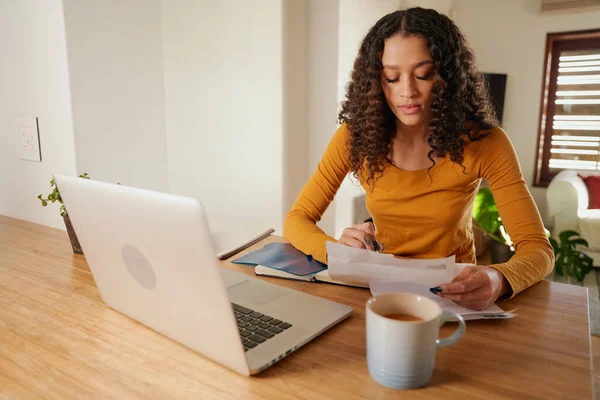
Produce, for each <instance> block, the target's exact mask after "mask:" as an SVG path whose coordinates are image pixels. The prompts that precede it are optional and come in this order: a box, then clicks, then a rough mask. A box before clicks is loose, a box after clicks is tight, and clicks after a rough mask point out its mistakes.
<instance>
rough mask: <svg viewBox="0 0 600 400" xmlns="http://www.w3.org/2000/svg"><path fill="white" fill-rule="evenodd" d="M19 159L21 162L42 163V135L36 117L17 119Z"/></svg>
mask: <svg viewBox="0 0 600 400" xmlns="http://www.w3.org/2000/svg"><path fill="white" fill-rule="evenodd" d="M16 127H17V157H18V158H20V159H21V160H31V161H42V151H41V149H40V134H39V130H38V120H37V118H36V117H17V124H16Z"/></svg>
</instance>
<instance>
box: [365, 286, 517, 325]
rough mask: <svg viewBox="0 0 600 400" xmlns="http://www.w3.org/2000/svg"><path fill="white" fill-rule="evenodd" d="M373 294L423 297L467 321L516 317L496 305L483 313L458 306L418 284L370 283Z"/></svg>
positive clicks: (427, 287)
mask: <svg viewBox="0 0 600 400" xmlns="http://www.w3.org/2000/svg"><path fill="white" fill-rule="evenodd" d="M369 286H370V288H371V294H373V296H377V295H378V294H381V293H394V292H408V293H416V294H419V295H421V296H423V297H427V298H429V299H432V300H434V301H435V302H436V303H438V304H439V305H440V307H442V309H443V310H446V311H452V312H455V313H457V314H460V315H461V316H462V317H463V318H464V319H465V320H471V319H505V318H512V317H514V316H515V314H513V313H512V312H510V311H504V310H503V309H501V308H500V307H498V306H497V305H496V304H492V305H491V306H489V307H488V308H486V309H485V310H483V311H476V310H471V309H470V308H466V307H463V306H461V305H458V304H456V303H455V302H453V301H451V300H448V299H444V298H442V297H440V296H436V295H435V294H433V293H431V292H430V291H429V286H426V285H420V284H418V283H407V282H404V283H398V282H371V283H370V285H369Z"/></svg>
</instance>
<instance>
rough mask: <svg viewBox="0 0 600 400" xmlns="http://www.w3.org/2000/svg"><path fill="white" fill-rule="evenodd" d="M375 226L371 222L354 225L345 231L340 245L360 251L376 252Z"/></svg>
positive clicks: (340, 239) (339, 241)
mask: <svg viewBox="0 0 600 400" xmlns="http://www.w3.org/2000/svg"><path fill="white" fill-rule="evenodd" d="M374 241H375V226H373V224H372V223H371V222H365V223H364V224H357V225H352V227H351V228H346V229H344V232H343V233H342V236H341V237H340V238H339V240H338V243H341V244H345V245H346V246H350V247H357V248H359V249H367V250H375V245H374V244H373V242H374Z"/></svg>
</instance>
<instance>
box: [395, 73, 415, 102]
mask: <svg viewBox="0 0 600 400" xmlns="http://www.w3.org/2000/svg"><path fill="white" fill-rule="evenodd" d="M403 78H404V77H403ZM399 86H400V96H401V97H405V98H408V99H410V98H411V97H415V95H416V94H417V89H416V87H415V82H414V79H412V78H410V77H406V78H404V79H400V85H399Z"/></svg>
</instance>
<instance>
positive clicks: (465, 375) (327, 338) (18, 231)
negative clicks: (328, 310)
mask: <svg viewBox="0 0 600 400" xmlns="http://www.w3.org/2000/svg"><path fill="white" fill-rule="evenodd" d="M275 240H279V241H281V240H282V239H281V238H275V237H271V238H269V239H268V240H266V241H264V242H261V243H259V244H257V245H255V246H254V247H252V248H250V249H248V250H246V251H245V252H244V253H247V252H250V251H253V250H254V249H257V248H260V247H262V246H263V245H264V244H265V243H267V242H269V241H275ZM242 254H243V253H242ZM236 257H237V256H236ZM234 258H235V257H234ZM222 266H223V267H225V268H230V269H232V270H237V271H241V272H243V273H246V274H249V275H254V274H253V271H252V268H249V267H246V266H240V265H235V264H232V263H231V262H230V261H223V262H222ZM263 279H264V280H266V281H270V282H273V283H276V284H279V285H282V286H287V287H291V288H293V289H297V290H301V291H304V292H307V293H311V294H314V295H317V296H322V297H325V298H328V299H331V300H334V301H338V302H341V303H345V304H348V305H350V306H352V307H353V309H354V313H353V315H352V316H351V317H350V318H349V319H347V320H346V321H344V322H342V323H341V324H340V325H338V326H336V327H334V328H333V329H331V330H330V331H328V332H326V333H324V334H323V335H321V336H320V337H318V338H317V339H316V340H314V341H312V342H311V343H309V344H307V345H306V346H304V347H303V348H301V349H300V350H298V351H297V352H295V353H292V354H291V355H290V356H289V357H287V358H285V359H283V360H282V361H280V362H279V363H278V364H276V365H275V366H273V367H271V368H269V369H268V370H266V371H265V372H263V373H262V374H260V375H258V376H255V377H251V378H245V377H242V376H240V375H237V374H236V373H234V372H232V371H230V370H228V369H226V368H225V367H222V366H220V365H218V364H216V363H214V362H212V361H210V360H208V359H205V358H204V357H203V356H202V355H200V354H198V353H196V352H194V351H192V350H190V349H188V348H186V347H184V346H182V345H180V344H178V343H176V342H174V341H172V340H170V339H168V338H166V337H164V336H162V335H160V334H158V333H156V332H154V331H152V330H150V329H148V328H146V327H144V326H143V325H141V324H139V323H137V322H136V321H134V320H132V319H130V318H128V317H126V316H124V315H122V314H120V313H118V312H116V311H114V310H112V309H110V308H108V307H107V306H106V305H104V303H103V302H102V300H101V298H100V296H99V293H98V290H97V288H96V286H95V284H94V280H93V278H92V275H91V273H90V271H89V269H88V268H87V264H86V262H85V256H83V255H76V254H73V252H72V250H71V246H70V244H69V241H68V237H67V234H66V232H63V231H60V230H55V229H51V228H47V227H42V226H39V225H36V224H31V223H28V222H24V221H19V220H15V219H11V218H7V217H2V216H0V398H8V399H25V398H49V399H71V398H73V399H81V398H103V399H104V398H115V399H134V398H156V399H164V398H169V399H176V398H192V397H194V398H200V399H250V398H252V399H313V398H314V399H329V398H336V399H337V398H344V399H364V398H369V399H385V398H397V397H398V396H401V397H402V398H435V397H438V398H442V397H443V398H445V399H448V398H471V399H476V398H481V399H496V398H504V399H516V398H519V399H528V398H545V399H550V398H574V399H575V398H576V399H589V398H592V390H593V389H592V373H591V355H590V334H589V323H588V304H587V291H586V289H585V288H581V287H576V286H570V285H564V284H558V283H550V282H540V283H539V284H537V285H535V286H533V287H532V288H530V289H528V290H526V291H525V292H523V293H521V294H519V295H518V296H517V297H516V298H515V299H513V300H511V301H509V302H505V303H502V304H500V305H501V306H502V307H503V308H505V309H514V308H516V309H517V313H518V314H519V315H518V317H516V318H514V319H512V320H508V321H470V322H468V324H467V333H466V334H465V336H464V337H463V339H462V340H461V341H460V342H459V343H457V344H456V345H454V346H451V347H448V348H443V349H440V350H438V352H437V356H436V366H435V371H434V375H433V378H432V381H431V382H430V384H429V385H428V386H426V387H425V388H422V389H417V390H411V391H404V392H399V391H395V390H391V389H387V388H385V387H382V386H380V385H378V384H377V383H376V382H375V381H373V380H372V379H371V377H370V375H369V373H368V370H367V364H366V350H365V314H364V305H365V302H366V300H367V299H368V298H369V297H370V293H369V291H368V290H365V289H357V288H349V287H344V286H337V285H330V284H325V283H306V282H297V281H288V280H282V279H275V278H263ZM453 329H454V326H452V325H450V326H448V327H443V328H442V332H441V335H447V334H449V333H450V332H451V331H452V330H453Z"/></svg>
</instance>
